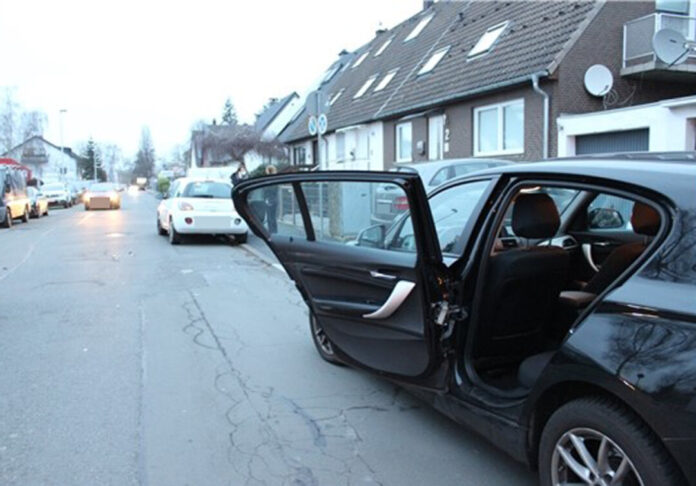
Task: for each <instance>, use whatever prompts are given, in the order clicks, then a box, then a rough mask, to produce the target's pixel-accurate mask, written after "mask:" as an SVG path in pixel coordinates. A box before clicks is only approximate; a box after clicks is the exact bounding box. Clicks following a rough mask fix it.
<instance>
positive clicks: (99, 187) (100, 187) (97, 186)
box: [89, 183, 116, 192]
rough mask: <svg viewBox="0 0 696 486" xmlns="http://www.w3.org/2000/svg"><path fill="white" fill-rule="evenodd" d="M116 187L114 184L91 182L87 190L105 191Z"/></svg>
mask: <svg viewBox="0 0 696 486" xmlns="http://www.w3.org/2000/svg"><path fill="white" fill-rule="evenodd" d="M115 189H116V186H114V185H113V184H106V183H104V184H93V185H92V186H90V188H89V190H90V191H97V192H106V191H113V190H115Z"/></svg>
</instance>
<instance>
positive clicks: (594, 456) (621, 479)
mask: <svg viewBox="0 0 696 486" xmlns="http://www.w3.org/2000/svg"><path fill="white" fill-rule="evenodd" d="M551 480H552V484H553V485H554V486H563V485H573V484H579V485H582V484H586V485H589V486H618V485H621V486H644V484H645V483H644V482H643V479H642V478H641V476H640V474H639V473H638V471H637V470H636V468H635V466H634V465H633V462H632V461H631V459H630V458H629V457H628V455H626V453H625V452H624V451H623V450H622V449H621V447H619V446H618V445H617V444H616V443H615V442H614V441H613V440H611V439H610V438H609V437H607V436H606V435H604V434H602V433H601V432H598V431H596V430H593V429H588V428H576V429H572V430H569V431H568V432H566V433H565V434H563V435H562V436H561V437H560V438H559V439H558V441H557V442H556V447H555V448H554V451H553V456H552V458H551Z"/></svg>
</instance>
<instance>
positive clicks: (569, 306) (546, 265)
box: [465, 186, 661, 392]
mask: <svg viewBox="0 0 696 486" xmlns="http://www.w3.org/2000/svg"><path fill="white" fill-rule="evenodd" d="M504 215H505V216H504V217H503V219H502V221H501V223H500V225H499V229H498V230H497V231H496V233H495V234H496V235H497V238H495V239H494V241H493V242H492V243H490V244H489V246H488V248H490V251H488V252H486V253H485V254H486V255H487V258H485V259H484V260H483V261H482V264H481V267H480V270H479V272H480V273H479V279H482V280H480V281H481V283H480V284H479V287H478V290H477V292H480V295H481V298H480V299H474V302H479V304H478V307H475V308H474V309H472V311H473V312H472V319H473V321H472V326H471V329H473V333H472V335H471V336H470V337H469V339H471V340H472V341H471V342H470V343H469V344H468V346H467V349H468V350H470V352H468V353H466V354H467V356H466V358H465V359H468V360H470V361H469V363H471V364H473V369H474V370H475V373H476V374H477V375H478V378H479V379H480V380H481V381H483V383H485V384H486V385H489V386H491V387H493V388H495V389H498V390H503V391H510V392H520V391H522V392H524V390H528V389H530V388H531V387H532V386H533V385H534V383H535V382H536V380H537V378H538V377H539V376H540V374H541V372H542V371H543V369H544V367H545V366H546V364H548V362H549V361H550V360H551V358H552V356H553V355H554V353H555V351H556V350H558V349H559V348H560V346H561V344H562V342H563V340H564V338H565V336H566V334H567V332H568V331H569V329H570V328H571V327H572V325H573V323H574V322H575V321H576V320H577V318H578V317H579V316H580V315H581V314H582V313H583V311H584V310H585V309H586V308H587V307H588V306H590V305H591V304H592V303H593V302H594V301H595V299H596V298H597V297H598V296H599V295H600V294H602V293H603V292H604V291H605V290H606V289H607V288H609V287H610V286H611V285H612V284H613V283H614V282H615V281H616V280H617V279H618V278H620V277H621V276H622V275H623V274H624V272H625V271H626V270H627V269H628V268H629V267H630V266H631V264H632V263H633V262H635V261H636V260H637V259H638V258H639V257H640V256H641V255H642V254H643V253H644V252H645V251H646V249H647V248H648V247H649V243H650V241H651V240H652V239H653V238H654V237H655V235H657V233H658V230H659V229H660V225H661V218H660V215H659V213H658V211H657V210H656V209H654V208H653V207H652V206H651V205H649V204H647V203H645V202H642V201H638V200H635V199H633V198H631V197H629V196H626V195H621V196H618V195H614V194H611V193H608V192H603V191H596V190H589V189H588V190H584V189H573V188H565V187H554V186H549V187H540V186H530V187H522V188H521V189H520V190H519V191H518V192H517V193H516V194H515V195H514V196H513V198H512V199H511V200H510V203H509V204H508V207H507V208H506V210H505V212H504Z"/></svg>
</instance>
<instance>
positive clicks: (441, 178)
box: [428, 167, 450, 186]
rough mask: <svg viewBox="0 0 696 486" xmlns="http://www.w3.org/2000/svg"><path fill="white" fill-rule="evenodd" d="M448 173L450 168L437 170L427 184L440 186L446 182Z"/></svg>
mask: <svg viewBox="0 0 696 486" xmlns="http://www.w3.org/2000/svg"><path fill="white" fill-rule="evenodd" d="M449 171H450V167H443V168H442V169H440V170H438V171H437V172H436V173H435V175H434V176H433V178H432V179H430V182H429V183H428V185H429V186H439V185H440V184H442V183H444V182H446V181H447V180H448V179H449V178H450V177H449Z"/></svg>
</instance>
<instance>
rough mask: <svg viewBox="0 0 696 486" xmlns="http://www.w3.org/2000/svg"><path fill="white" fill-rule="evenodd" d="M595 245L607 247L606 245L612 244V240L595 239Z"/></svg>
mask: <svg viewBox="0 0 696 486" xmlns="http://www.w3.org/2000/svg"><path fill="white" fill-rule="evenodd" d="M593 245H594V246H601V247H605V246H609V245H611V241H595V242H594V243H593Z"/></svg>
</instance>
